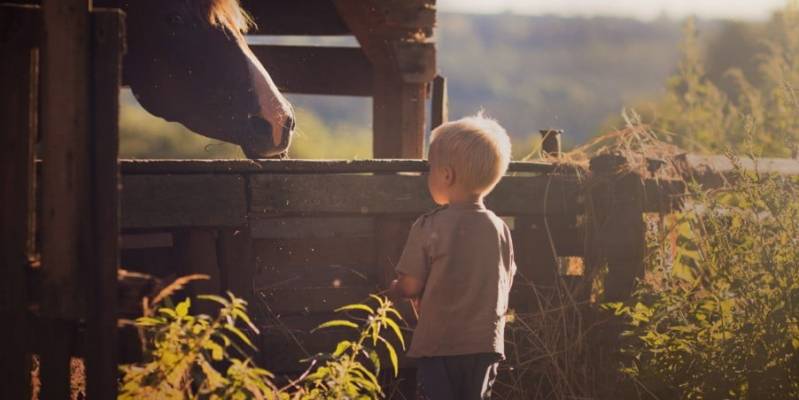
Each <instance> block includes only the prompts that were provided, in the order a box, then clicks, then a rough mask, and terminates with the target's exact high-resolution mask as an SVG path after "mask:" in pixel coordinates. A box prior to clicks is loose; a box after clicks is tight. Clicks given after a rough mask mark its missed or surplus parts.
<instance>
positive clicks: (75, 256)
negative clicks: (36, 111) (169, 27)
mask: <svg viewBox="0 0 799 400" xmlns="http://www.w3.org/2000/svg"><path fill="white" fill-rule="evenodd" d="M42 12H43V18H44V31H43V35H44V36H43V41H42V54H41V56H42V64H41V82H42V91H41V96H42V99H41V119H40V122H41V126H42V158H43V167H42V214H41V219H42V235H41V237H42V296H41V308H40V310H41V314H42V317H43V318H45V321H46V322H45V323H46V324H47V326H49V327H50V329H48V332H47V333H46V334H47V336H48V340H47V341H46V343H45V344H44V346H43V348H42V355H41V371H42V375H41V376H42V392H41V395H42V398H43V399H64V398H67V397H66V396H68V395H69V391H70V384H69V376H70V371H69V354H70V347H71V345H72V343H71V342H72V334H73V331H72V329H71V327H72V324H71V323H70V322H69V321H76V320H78V319H79V318H81V317H83V316H84V315H85V302H84V301H85V298H86V296H85V293H84V291H83V288H82V287H81V286H80V281H79V279H78V278H79V276H80V273H79V270H80V268H81V262H82V260H80V259H79V257H80V256H79V255H80V253H81V246H87V245H89V238H88V237H87V236H88V235H87V233H88V231H87V230H86V229H83V228H84V227H85V226H86V224H88V219H87V218H86V215H87V210H88V207H87V205H88V198H89V192H88V173H87V171H88V163H89V157H88V140H89V132H90V126H89V85H88V78H89V72H90V71H89V69H90V68H89V45H90V40H89V30H90V27H89V4H88V1H87V0H47V1H44V2H43V4H42Z"/></svg>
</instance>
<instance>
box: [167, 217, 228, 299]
mask: <svg viewBox="0 0 799 400" xmlns="http://www.w3.org/2000/svg"><path fill="white" fill-rule="evenodd" d="M216 240H217V238H216V231H215V230H212V229H189V230H185V231H182V232H179V233H177V234H176V235H175V251H176V252H177V259H178V271H179V274H180V275H191V274H204V275H208V277H209V279H208V280H200V281H194V282H192V283H191V284H189V292H190V294H192V295H199V294H221V292H222V284H221V280H220V271H219V265H218V263H217V260H218V257H217V251H216V250H217V243H216ZM216 309H217V308H216V307H214V306H213V305H212V304H210V303H209V302H206V301H204V302H197V303H196V304H193V305H192V310H193V311H195V312H199V313H204V314H209V315H213V314H214V313H215V311H216Z"/></svg>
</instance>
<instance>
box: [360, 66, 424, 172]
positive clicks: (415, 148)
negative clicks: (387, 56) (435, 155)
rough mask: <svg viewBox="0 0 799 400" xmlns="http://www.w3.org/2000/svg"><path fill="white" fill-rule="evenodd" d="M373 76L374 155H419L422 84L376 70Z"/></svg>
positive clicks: (420, 145) (421, 126)
mask: <svg viewBox="0 0 799 400" xmlns="http://www.w3.org/2000/svg"><path fill="white" fill-rule="evenodd" d="M374 79H375V80H374V98H373V99H372V118H373V124H374V139H373V140H374V141H373V142H372V153H373V156H374V158H422V157H423V155H424V125H425V94H426V90H425V84H420V83H406V82H404V81H403V80H402V77H401V76H399V75H396V74H394V73H392V72H387V71H380V70H377V71H376V73H375V78H374Z"/></svg>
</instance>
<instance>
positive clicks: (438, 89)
mask: <svg viewBox="0 0 799 400" xmlns="http://www.w3.org/2000/svg"><path fill="white" fill-rule="evenodd" d="M430 104H431V107H432V110H431V113H430V128H431V129H435V128H438V127H439V126H441V124H444V123H446V122H448V121H449V95H448V94H447V78H444V77H443V76H441V75H438V76H436V78H435V79H433V95H432V97H431V101H430Z"/></svg>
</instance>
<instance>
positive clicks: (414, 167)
mask: <svg viewBox="0 0 799 400" xmlns="http://www.w3.org/2000/svg"><path fill="white" fill-rule="evenodd" d="M555 168H556V166H555V165H553V164H549V163H542V162H535V161H514V162H511V163H510V166H509V167H508V172H509V173H517V172H519V173H547V172H552V171H554V170H555ZM429 169H430V167H429V165H428V164H427V161H426V160H394V159H378V160H122V161H121V170H122V173H123V174H125V175H157V174H169V175H183V174H214V175H218V174H246V173H282V174H350V173H351V174H360V173H399V172H427V171H428V170H429Z"/></svg>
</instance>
